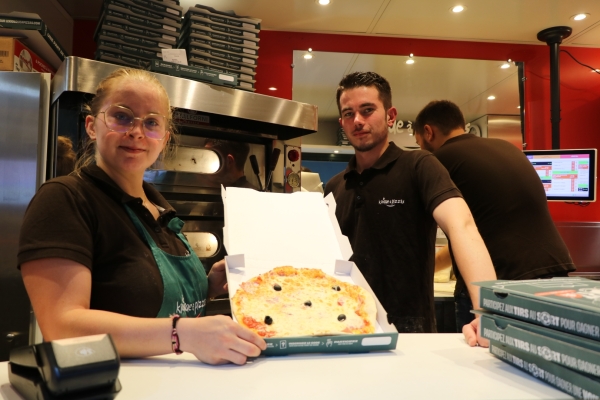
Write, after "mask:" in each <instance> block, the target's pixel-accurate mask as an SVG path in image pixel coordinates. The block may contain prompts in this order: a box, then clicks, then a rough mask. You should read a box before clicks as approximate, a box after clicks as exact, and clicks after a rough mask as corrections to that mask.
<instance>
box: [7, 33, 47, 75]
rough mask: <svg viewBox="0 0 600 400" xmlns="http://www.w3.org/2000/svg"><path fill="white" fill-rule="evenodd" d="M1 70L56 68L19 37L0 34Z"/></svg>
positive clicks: (30, 70)
mask: <svg viewBox="0 0 600 400" xmlns="http://www.w3.org/2000/svg"><path fill="white" fill-rule="evenodd" d="M0 71H22V72H45V73H49V74H50V76H51V77H52V76H54V74H55V73H56V70H55V69H54V68H52V67H51V66H50V65H49V64H48V63H46V62H45V61H44V60H42V59H41V58H40V57H39V56H38V55H37V54H35V53H34V52H33V51H32V50H31V49H30V48H28V47H27V46H25V45H24V44H23V43H21V41H20V40H19V39H16V38H12V37H4V36H0Z"/></svg>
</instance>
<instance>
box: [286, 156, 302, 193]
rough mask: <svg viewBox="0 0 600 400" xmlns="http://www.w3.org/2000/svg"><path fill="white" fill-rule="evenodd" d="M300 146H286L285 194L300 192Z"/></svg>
mask: <svg viewBox="0 0 600 400" xmlns="http://www.w3.org/2000/svg"><path fill="white" fill-rule="evenodd" d="M301 155H302V152H301V148H300V146H291V145H284V159H283V161H284V165H283V168H284V171H285V189H284V191H285V193H292V192H299V191H300V187H301V183H302V182H300V163H301V161H302V160H301Z"/></svg>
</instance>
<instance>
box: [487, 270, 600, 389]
mask: <svg viewBox="0 0 600 400" xmlns="http://www.w3.org/2000/svg"><path fill="white" fill-rule="evenodd" d="M479 285H480V286H481V307H482V308H483V309H484V312H483V313H482V316H481V334H482V336H483V337H485V338H487V339H489V340H490V352H491V353H492V354H494V355H495V356H496V357H498V358H500V359H501V360H503V361H505V362H507V363H509V364H511V365H513V366H516V367H517V368H520V369H522V370H523V371H525V372H527V373H529V374H531V375H533V376H534V377H536V378H537V379H539V380H542V381H544V382H546V383H548V384H550V385H552V386H554V387H556V388H558V389H560V390H562V391H564V392H566V393H568V394H570V395H571V396H574V397H576V398H583V399H592V398H593V399H598V398H600V282H598V281H593V280H589V279H584V278H578V277H568V278H553V279H537V280H525V281H490V282H481V283H479Z"/></svg>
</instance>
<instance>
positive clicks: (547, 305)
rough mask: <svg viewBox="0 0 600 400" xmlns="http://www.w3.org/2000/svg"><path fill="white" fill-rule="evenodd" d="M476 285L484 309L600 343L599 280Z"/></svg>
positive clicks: (534, 281)
mask: <svg viewBox="0 0 600 400" xmlns="http://www.w3.org/2000/svg"><path fill="white" fill-rule="evenodd" d="M475 284H476V285H478V286H480V300H479V301H480V306H481V308H483V309H484V310H488V311H491V312H494V313H497V314H502V315H506V316H509V317H512V318H516V319H520V320H523V321H527V322H531V323H533V324H537V325H542V326H546V327H548V328H552V329H557V330H559V331H563V332H567V333H572V334H574V335H578V336H583V337H588V338H591V339H595V340H600V282H598V281H593V280H590V279H585V278H579V277H568V278H552V279H532V280H523V281H503V280H497V281H487V282H478V283H475Z"/></svg>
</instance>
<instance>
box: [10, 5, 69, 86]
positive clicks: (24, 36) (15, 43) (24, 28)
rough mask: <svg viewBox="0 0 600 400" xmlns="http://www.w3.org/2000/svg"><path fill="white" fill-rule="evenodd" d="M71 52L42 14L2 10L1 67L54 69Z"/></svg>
mask: <svg viewBox="0 0 600 400" xmlns="http://www.w3.org/2000/svg"><path fill="white" fill-rule="evenodd" d="M65 57H67V52H66V51H65V50H64V48H63V47H62V46H61V45H60V43H59V42H58V40H56V37H55V36H54V35H53V34H52V32H51V31H50V30H49V29H48V26H47V25H46V24H45V23H44V21H42V19H41V18H40V16H39V15H37V14H33V13H23V12H12V13H8V14H0V71H20V72H44V73H49V74H51V76H54V73H55V72H56V70H57V69H58V67H59V66H60V64H61V63H62V62H63V60H64V59H65Z"/></svg>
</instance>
